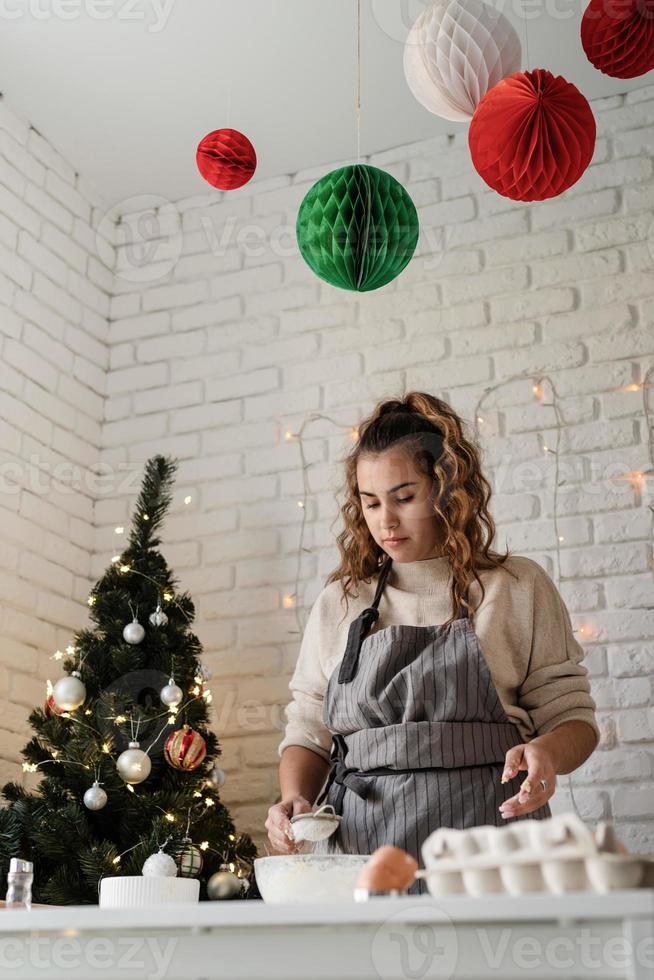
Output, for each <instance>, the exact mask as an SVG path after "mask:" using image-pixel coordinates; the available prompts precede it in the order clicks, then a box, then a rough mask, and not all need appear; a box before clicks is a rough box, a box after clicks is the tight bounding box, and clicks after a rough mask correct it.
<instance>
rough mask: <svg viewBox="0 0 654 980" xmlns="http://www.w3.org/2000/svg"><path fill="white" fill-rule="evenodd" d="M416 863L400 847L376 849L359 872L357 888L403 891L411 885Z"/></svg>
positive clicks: (416, 867)
mask: <svg viewBox="0 0 654 980" xmlns="http://www.w3.org/2000/svg"><path fill="white" fill-rule="evenodd" d="M417 870H418V862H417V861H416V859H415V858H414V857H412V856H411V855H410V854H408V853H407V851H403V850H402V848H401V847H394V846H393V845H392V844H385V845H384V846H383V847H378V848H377V850H376V851H373V853H372V854H371V856H370V860H369V861H366V863H365V864H364V866H363V868H362V869H361V871H360V872H359V878H358V880H357V888H367V889H368V891H391V890H399V891H404V889H405V888H408V887H409V885H410V884H411V883H412V881H413V878H414V875H415V873H416V871H417Z"/></svg>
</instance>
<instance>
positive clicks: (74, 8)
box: [0, 0, 175, 34]
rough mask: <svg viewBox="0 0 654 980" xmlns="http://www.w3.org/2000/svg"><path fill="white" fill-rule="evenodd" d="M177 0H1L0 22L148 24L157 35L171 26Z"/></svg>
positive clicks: (150, 30)
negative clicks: (112, 21)
mask: <svg viewBox="0 0 654 980" xmlns="http://www.w3.org/2000/svg"><path fill="white" fill-rule="evenodd" d="M174 3H175V0H0V20H9V21H16V20H24V19H26V18H28V17H31V18H32V19H33V20H41V21H51V20H64V21H71V20H78V19H79V18H80V17H88V18H89V19H90V20H112V19H113V20H123V21H136V22H139V23H143V22H145V23H146V24H147V27H148V33H150V34H157V33H159V32H160V31H162V30H163V29H164V27H165V26H166V24H167V23H168V18H169V17H170V14H171V11H172V9H173V4H174Z"/></svg>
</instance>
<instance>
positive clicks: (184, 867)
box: [173, 838, 204, 878]
mask: <svg viewBox="0 0 654 980" xmlns="http://www.w3.org/2000/svg"><path fill="white" fill-rule="evenodd" d="M173 857H174V858H175V863H176V865H177V868H178V871H179V874H180V876H181V877H182V878H197V876H198V875H199V874H200V872H201V871H202V865H203V864H204V861H203V859H202V853H201V851H200V849H199V848H198V847H196V846H195V844H194V843H193V842H192V841H191V840H190V839H189V838H186V839H185V840H183V841H182V843H181V844H180V845H179V847H178V848H177V849H176V850H175V853H174V854H173Z"/></svg>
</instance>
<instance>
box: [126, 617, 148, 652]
mask: <svg viewBox="0 0 654 980" xmlns="http://www.w3.org/2000/svg"><path fill="white" fill-rule="evenodd" d="M144 636H145V630H144V629H143V627H142V626H141V624H140V623H139V621H138V619H137V618H136V616H135V617H134V619H133V621H132V622H131V623H128V624H127V626H126V627H125V629H124V630H123V639H124V640H125V641H126V642H127V643H131V644H132V646H136V644H137V643H140V642H141V640H142V639H143V637H144Z"/></svg>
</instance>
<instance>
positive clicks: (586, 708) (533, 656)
mask: <svg viewBox="0 0 654 980" xmlns="http://www.w3.org/2000/svg"><path fill="white" fill-rule="evenodd" d="M532 620H533V629H532V637H531V651H530V657H529V666H528V668H527V675H526V677H525V679H524V681H523V683H522V685H521V686H520V688H519V690H518V703H519V704H520V706H521V707H522V708H524V709H525V710H526V711H527V712H528V713H529V715H530V716H531V718H532V721H533V723H534V727H535V730H536V734H537V735H544V734H545V733H546V732H550V731H552V730H553V729H554V728H556V727H557V726H558V725H561V724H562V723H563V722H565V721H573V720H576V721H585V722H587V723H588V724H589V725H590V726H591V728H592V729H593V730H594V732H595V738H596V743H595V745H597V743H598V742H599V739H600V731H599V727H598V724H597V719H596V717H595V708H596V704H595V701H594V700H593V698H592V697H591V694H590V682H589V680H588V671H587V669H586V667H585V666H584V665H583V664H582V662H581V661H582V660H583V657H584V649H583V647H582V646H581V645H580V644H579V643H578V642H577V640H576V639H575V636H574V633H573V631H572V623H571V621H570V614H569V613H568V610H567V608H566V606H565V603H564V602H563V599H562V598H561V596H560V594H559V592H558V590H557V588H556V586H555V584H554V582H553V581H552V580H551V578H550V577H549V575H548V574H547V572H546V571H545V570H544V569H543V568H541V567H540V565H537V571H536V574H535V579H534V591H533V610H532Z"/></svg>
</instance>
